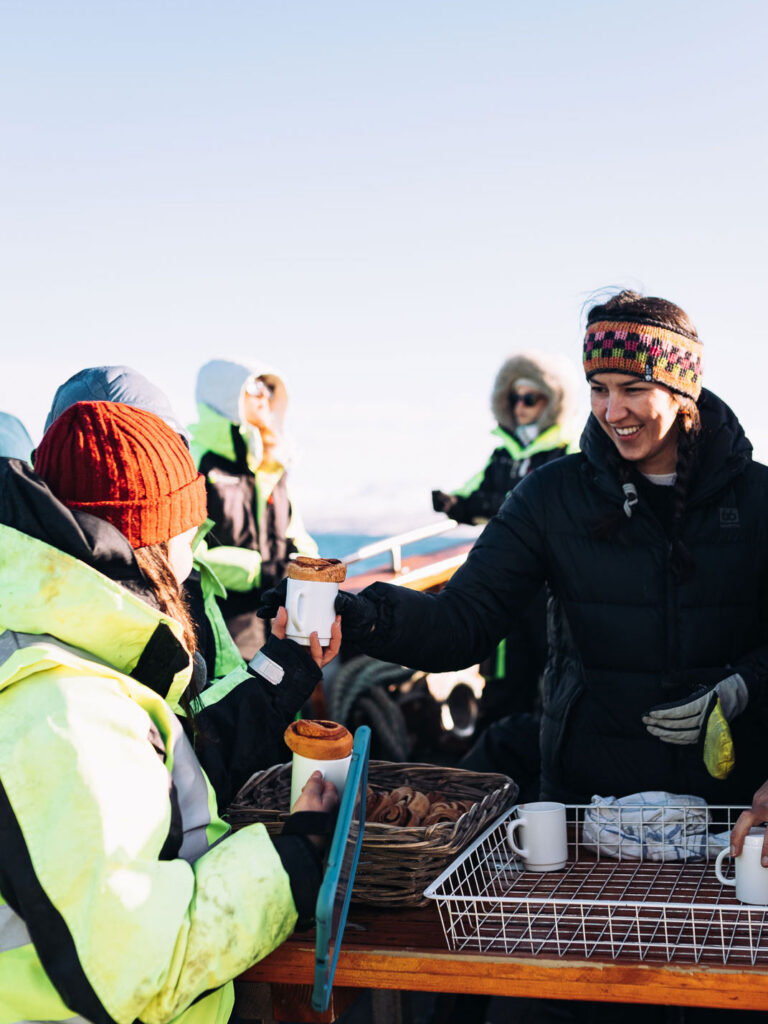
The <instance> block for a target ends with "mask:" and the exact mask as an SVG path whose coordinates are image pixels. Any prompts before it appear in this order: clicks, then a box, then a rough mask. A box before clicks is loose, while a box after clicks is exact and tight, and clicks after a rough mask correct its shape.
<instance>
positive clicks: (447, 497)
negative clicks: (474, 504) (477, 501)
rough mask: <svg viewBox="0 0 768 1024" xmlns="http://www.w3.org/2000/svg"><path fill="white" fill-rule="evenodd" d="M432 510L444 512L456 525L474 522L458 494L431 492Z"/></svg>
mask: <svg viewBox="0 0 768 1024" xmlns="http://www.w3.org/2000/svg"><path fill="white" fill-rule="evenodd" d="M432 508H433V509H434V510H435V512H444V513H445V515H447V516H448V517H449V519H455V520H456V522H457V523H472V522H474V517H473V516H472V515H471V514H470V511H469V508H468V503H467V499H466V498H460V497H459V496H458V494H446V493H445V491H432ZM494 511H495V509H494Z"/></svg>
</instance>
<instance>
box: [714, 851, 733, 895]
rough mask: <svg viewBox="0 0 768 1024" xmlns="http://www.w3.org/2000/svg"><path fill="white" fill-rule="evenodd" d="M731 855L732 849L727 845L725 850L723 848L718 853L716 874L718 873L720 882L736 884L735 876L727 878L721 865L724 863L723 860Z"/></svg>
mask: <svg viewBox="0 0 768 1024" xmlns="http://www.w3.org/2000/svg"><path fill="white" fill-rule="evenodd" d="M730 855H731V851H730V850H729V849H728V847H727V846H726V848H725V849H724V850H721V851H720V853H718V855H717V860H716V861H715V874H716V875H717V880H718V882H721V883H722V884H723V885H736V879H735V878H726V877H725V875H724V874H723V871H722V867H721V865H722V863H723V860H724V859H725V858H726V857H730Z"/></svg>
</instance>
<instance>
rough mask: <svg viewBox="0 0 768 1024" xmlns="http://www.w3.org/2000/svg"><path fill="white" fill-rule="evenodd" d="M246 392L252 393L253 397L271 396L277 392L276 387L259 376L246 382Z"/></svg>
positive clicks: (247, 393)
mask: <svg viewBox="0 0 768 1024" xmlns="http://www.w3.org/2000/svg"><path fill="white" fill-rule="evenodd" d="M245 393H246V395H250V396H251V398H271V397H272V395H274V393H275V389H274V388H272V387H270V386H269V384H267V383H266V382H265V381H263V380H260V379H259V378H258V377H251V378H250V379H249V380H248V381H247V382H246V385H245Z"/></svg>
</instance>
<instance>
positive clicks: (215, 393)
mask: <svg viewBox="0 0 768 1024" xmlns="http://www.w3.org/2000/svg"><path fill="white" fill-rule="evenodd" d="M196 399H197V410H198V420H197V422H196V423H194V424H192V426H191V427H190V433H191V435H192V454H193V456H194V457H195V459H196V461H197V464H198V467H199V469H200V472H201V473H202V474H203V475H204V477H205V485H206V491H207V494H208V514H209V516H210V518H211V519H212V520H213V524H214V525H213V527H212V529H211V531H210V533H209V534H208V536H207V537H206V543H207V546H208V550H207V554H206V560H207V561H208V563H209V564H210V565H211V566H212V567H213V569H214V571H215V572H216V575H217V576H218V578H219V579H220V581H221V582H222V584H223V585H224V587H225V588H226V590H227V596H226V598H223V599H222V600H221V608H222V611H223V613H224V619H225V621H226V623H227V626H228V628H229V631H230V633H231V634H232V636H233V638H234V640H235V643H236V644H237V646H238V648H239V650H240V653H241V654H242V656H243V657H244V658H245V659H246V660H248V659H250V658H252V657H253V655H254V654H255V653H256V651H257V650H258V649H259V648H260V647H261V645H262V644H263V643H264V639H265V632H264V623H263V622H262V621H261V620H260V619H259V618H258V617H257V616H256V614H255V612H256V609H257V608H258V607H259V603H260V595H261V592H262V591H263V590H266V589H268V588H269V587H272V586H274V584H275V583H277V582H279V581H280V580H281V579H282V578H283V576H284V575H285V571H286V568H287V565H288V559H289V556H290V555H291V554H294V553H298V554H300V555H310V556H315V555H317V545H316V544H315V542H314V541H313V540H312V538H311V537H310V536H309V534H308V533H307V532H306V530H305V529H304V525H303V523H302V520H301V516H300V515H299V512H298V510H297V509H296V505H295V502H294V500H293V498H292V496H291V493H290V490H289V485H288V472H287V463H288V458H287V456H286V454H285V446H286V445H285V436H284V421H285V412H286V407H287V405H288V392H287V390H286V387H285V383H284V382H283V379H282V377H281V376H280V375H279V374H278V373H276V372H275V371H273V370H269V369H267V368H265V367H256V366H254V367H248V366H244V365H243V364H241V363H235V362H229V361H227V360H224V359H213V360H211V361H210V362H208V363H206V364H205V366H203V367H202V368H201V369H200V372H199V373H198V377H197V388H196Z"/></svg>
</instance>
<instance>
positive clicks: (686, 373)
mask: <svg viewBox="0 0 768 1024" xmlns="http://www.w3.org/2000/svg"><path fill="white" fill-rule="evenodd" d="M700 356H701V344H700V342H699V340H698V337H697V334H696V331H695V328H694V327H693V325H692V323H691V322H690V320H689V319H688V317H687V316H686V314H685V313H684V312H683V311H682V310H681V309H680V308H679V307H677V306H674V305H673V304H672V303H670V302H667V301H665V300H663V299H657V298H646V297H642V296H639V295H637V294H635V293H632V292H622V293H620V294H618V295H616V296H614V297H613V298H612V299H610V300H609V301H608V302H606V303H604V304H602V305H599V306H596V307H594V308H593V309H592V310H591V311H590V313H589V316H588V326H587V334H586V339H585V343H584V368H585V372H586V376H587V378H588V380H589V382H590V387H591V401H592V415H591V416H590V418H589V421H588V423H587V425H586V428H585V430H584V434H583V436H582V439H581V448H582V451H581V453H579V454H576V455H569V456H566V457H564V458H561V459H558V460H557V461H556V462H553V463H551V464H550V465H547V466H544V467H542V468H541V469H540V470H538V471H537V472H536V473H533V474H532V475H531V476H529V477H527V478H526V479H525V480H523V481H522V482H521V483H520V485H519V486H518V487H517V488H516V489H515V490H514V492H513V493H512V494H511V495H510V496H509V498H508V499H507V500H506V502H505V503H504V505H503V506H502V508H501V510H500V512H499V514H498V515H497V516H495V517H494V518H493V519H492V520H491V521H490V523H489V524H488V526H487V527H486V528H485V530H484V531H483V533H482V535H481V536H480V538H479V539H478V541H477V543H476V544H475V546H474V549H473V550H472V552H471V553H470V555H469V558H468V559H467V562H466V563H465V565H464V566H463V567H462V568H461V569H460V570H459V571H458V572H457V573H456V575H455V576H454V577H453V579H452V580H451V582H450V583H449V584H448V585H447V586H446V587H445V589H444V590H443V591H442V592H441V593H440V594H437V595H434V596H432V595H425V594H419V593H416V592H413V591H409V590H406V589H405V588H401V587H393V586H388V585H386V584H383V583H375V584H373V586H370V587H367V588H366V589H365V590H364V591H363V592H362V593H361V594H359V595H351V594H341V595H340V597H339V600H338V604H337V608H338V610H339V611H340V612H341V613H342V619H343V628H344V634H345V636H346V637H347V638H348V639H351V640H353V641H354V642H355V643H356V644H357V645H359V646H360V647H361V648H362V649H363V650H364V651H365V652H366V653H368V654H371V655H373V656H374V657H376V658H382V659H385V660H389V661H396V662H401V663H403V664H405V665H409V666H413V667H414V668H419V669H425V670H429V671H445V670H449V669H458V668H461V667H463V666H465V665H470V664H473V663H475V662H477V661H480V660H481V659H482V658H484V657H485V656H487V654H488V653H489V652H490V651H492V650H493V649H494V647H495V646H496V644H497V643H498V641H499V639H500V638H501V637H502V636H504V635H505V633H506V632H507V631H508V627H509V622H510V619H513V618H514V617H515V616H516V615H518V614H520V611H521V610H522V609H524V608H525V606H526V605H527V603H528V601H529V600H530V598H531V596H532V595H533V594H534V593H535V592H536V591H537V589H538V588H540V587H541V585H542V584H543V583H545V582H546V584H547V586H548V589H549V594H550V598H549V624H548V627H549V628H548V649H549V650H548V661H547V668H546V673H545V684H544V695H543V714H542V726H541V752H542V761H543V764H542V795H543V796H547V797H550V798H556V799H560V800H564V801H567V802H582V801H588V800H589V798H590V797H591V796H592V794H594V793H600V794H602V795H606V796H607V795H615V796H622V795H626V794H628V793H632V792H636V791H640V790H668V791H671V792H678V793H692V794H697V795H699V796H702V797H705V798H706V799H707V800H708V801H710V802H712V803H738V802H748V801H749V800H750V799H751V795H752V793H753V791H754V790H755V788H756V787H757V786H758V785H759V784H760V783H761V782H762V780H763V778H764V776H765V765H764V754H763V750H764V736H765V732H764V724H763V723H762V721H761V716H762V710H763V703H764V694H765V689H766V680H767V679H768V594H767V593H766V588H767V585H768V515H766V510H767V509H768V469H767V468H766V467H764V466H762V465H760V464H758V463H756V462H753V461H752V446H751V445H750V443H749V441H748V440H747V439H746V437H745V436H744V432H743V430H742V428H741V426H740V425H739V422H738V420H737V419H736V417H735V416H734V414H733V413H732V412H731V410H730V409H729V408H728V407H727V406H726V405H725V404H724V403H723V402H722V401H721V400H720V399H719V398H717V397H716V396H715V395H713V394H711V393H710V392H707V391H702V390H701V368H700ZM272 609H273V610H274V604H273V606H272ZM734 754H735V766H734V764H733V762H734Z"/></svg>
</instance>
